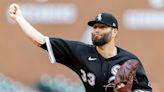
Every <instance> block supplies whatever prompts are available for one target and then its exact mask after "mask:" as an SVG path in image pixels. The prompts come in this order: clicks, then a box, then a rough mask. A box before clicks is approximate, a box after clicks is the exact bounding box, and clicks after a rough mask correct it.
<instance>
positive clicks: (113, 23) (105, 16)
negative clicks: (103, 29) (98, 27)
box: [88, 13, 118, 28]
mask: <svg viewBox="0 0 164 92" xmlns="http://www.w3.org/2000/svg"><path fill="white" fill-rule="evenodd" d="M95 23H102V24H105V25H107V26H110V27H113V28H118V22H117V19H116V18H115V17H114V16H113V15H112V14H110V13H100V14H98V15H97V16H96V18H95V19H94V20H92V21H89V22H88V25H89V26H93V25H94V24H95Z"/></svg>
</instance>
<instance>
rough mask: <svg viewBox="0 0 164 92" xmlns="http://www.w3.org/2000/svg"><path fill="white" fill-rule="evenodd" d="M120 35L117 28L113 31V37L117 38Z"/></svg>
mask: <svg viewBox="0 0 164 92" xmlns="http://www.w3.org/2000/svg"><path fill="white" fill-rule="evenodd" d="M117 33H118V29H117V28H113V29H112V37H116V36H117Z"/></svg>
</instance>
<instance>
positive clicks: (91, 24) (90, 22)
mask: <svg viewBox="0 0 164 92" xmlns="http://www.w3.org/2000/svg"><path fill="white" fill-rule="evenodd" d="M96 23H101V24H105V23H103V22H101V21H89V22H88V25H89V26H91V27H92V26H93V25H94V24H96ZM105 25H107V24H105Z"/></svg>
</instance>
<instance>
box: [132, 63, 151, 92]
mask: <svg viewBox="0 0 164 92" xmlns="http://www.w3.org/2000/svg"><path fill="white" fill-rule="evenodd" d="M136 78H137V81H134V83H133V87H132V89H133V92H152V88H151V86H150V82H149V80H148V78H147V76H146V73H145V70H144V67H143V65H142V64H141V62H140V65H139V67H138V70H137V73H136Z"/></svg>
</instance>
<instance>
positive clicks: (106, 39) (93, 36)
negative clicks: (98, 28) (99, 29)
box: [92, 32, 111, 46]
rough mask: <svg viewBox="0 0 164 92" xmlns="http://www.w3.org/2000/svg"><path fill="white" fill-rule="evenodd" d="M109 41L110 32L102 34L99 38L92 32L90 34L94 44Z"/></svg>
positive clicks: (102, 43) (103, 43) (97, 44)
mask: <svg viewBox="0 0 164 92" xmlns="http://www.w3.org/2000/svg"><path fill="white" fill-rule="evenodd" d="M110 41H111V33H110V32H109V33H108V34H104V35H103V36H102V37H101V38H100V39H97V38H96V37H95V35H94V34H92V43H93V44H94V45H96V46H102V45H105V44H106V43H108V42H110Z"/></svg>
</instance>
